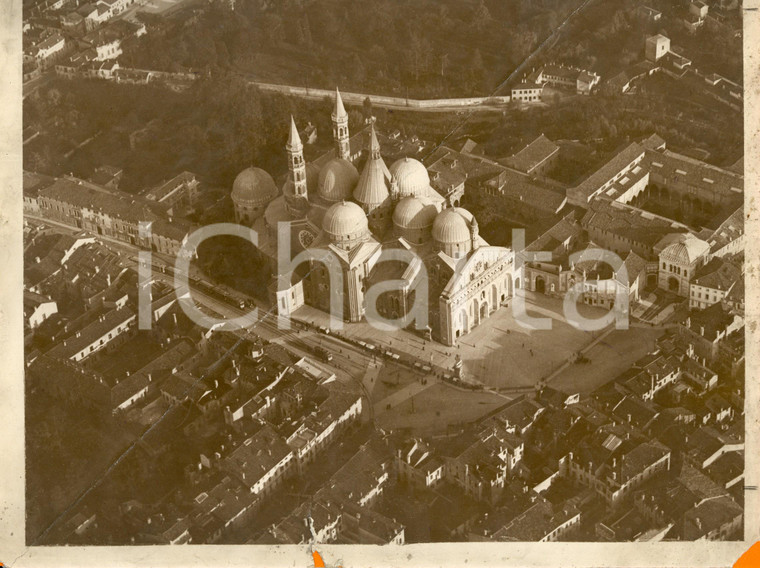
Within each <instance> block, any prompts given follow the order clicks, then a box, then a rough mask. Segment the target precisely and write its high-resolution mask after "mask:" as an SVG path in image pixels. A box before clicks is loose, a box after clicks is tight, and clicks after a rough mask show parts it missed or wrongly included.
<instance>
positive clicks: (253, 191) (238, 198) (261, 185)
mask: <svg viewBox="0 0 760 568" xmlns="http://www.w3.org/2000/svg"><path fill="white" fill-rule="evenodd" d="M275 197H277V186H276V185H275V183H274V180H273V179H272V176H270V175H269V174H268V173H267V172H265V171H264V170H262V169H261V168H254V167H250V168H246V169H245V170H243V171H242V172H240V173H239V174H238V176H237V177H236V178H235V182H234V183H233V184H232V201H233V202H234V203H236V204H239V205H250V206H260V205H263V204H266V203H268V202H269V201H271V200H272V199H274V198H275Z"/></svg>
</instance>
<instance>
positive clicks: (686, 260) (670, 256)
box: [660, 234, 710, 266]
mask: <svg viewBox="0 0 760 568" xmlns="http://www.w3.org/2000/svg"><path fill="white" fill-rule="evenodd" d="M709 250H710V245H709V244H707V243H706V242H705V241H703V240H701V239H698V238H697V237H695V236H693V235H691V234H688V235H684V237H683V240H681V242H676V243H673V244H672V245H669V246H667V247H665V249H664V250H663V251H662V252H661V253H660V258H661V259H662V260H665V261H667V262H670V263H672V264H678V265H681V266H687V265H689V264H691V263H692V262H694V261H695V260H696V259H697V258H699V257H701V256H704V255H706V254H707V252H708V251H709Z"/></svg>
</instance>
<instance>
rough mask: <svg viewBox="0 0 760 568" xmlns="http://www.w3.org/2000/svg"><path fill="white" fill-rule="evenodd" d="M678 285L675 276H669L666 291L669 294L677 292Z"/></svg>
mask: <svg viewBox="0 0 760 568" xmlns="http://www.w3.org/2000/svg"><path fill="white" fill-rule="evenodd" d="M680 287H681V286H680V283H679V282H678V278H676V277H675V276H671V277H670V278H668V290H670V291H671V292H678V289H679V288H680Z"/></svg>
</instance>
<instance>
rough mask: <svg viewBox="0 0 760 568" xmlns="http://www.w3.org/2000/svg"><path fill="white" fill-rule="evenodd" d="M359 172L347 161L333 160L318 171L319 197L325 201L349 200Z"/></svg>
mask: <svg viewBox="0 0 760 568" xmlns="http://www.w3.org/2000/svg"><path fill="white" fill-rule="evenodd" d="M358 181H359V172H358V171H357V170H356V168H355V167H354V165H353V164H352V163H351V162H349V161H348V160H344V159H342V158H333V159H332V160H330V161H329V162H327V164H325V165H324V166H323V167H322V169H321V170H320V171H319V195H320V196H321V197H322V198H323V199H325V200H327V201H331V202H334V201H342V200H344V199H351V196H352V195H353V191H354V188H355V187H356V184H357V182H358Z"/></svg>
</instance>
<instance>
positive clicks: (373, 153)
mask: <svg viewBox="0 0 760 568" xmlns="http://www.w3.org/2000/svg"><path fill="white" fill-rule="evenodd" d="M369 157H370V159H371V160H377V159H378V158H379V157H380V142H378V141H377V134H375V125H374V123H373V124H372V126H370V131H369Z"/></svg>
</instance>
